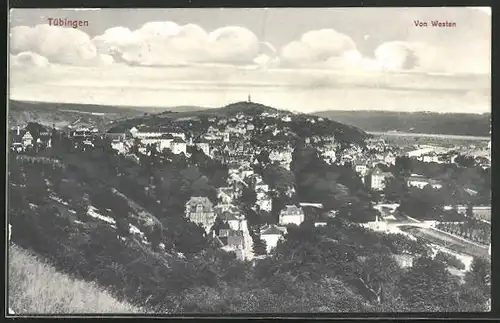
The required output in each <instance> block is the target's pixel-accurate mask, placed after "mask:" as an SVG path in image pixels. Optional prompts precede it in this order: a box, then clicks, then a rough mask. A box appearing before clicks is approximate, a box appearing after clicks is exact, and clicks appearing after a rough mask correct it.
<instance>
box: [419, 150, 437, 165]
mask: <svg viewBox="0 0 500 323" xmlns="http://www.w3.org/2000/svg"><path fill="white" fill-rule="evenodd" d="M422 161H423V162H424V163H437V162H438V161H439V156H438V155H437V154H436V153H435V152H433V151H432V152H430V153H428V154H425V155H423V156H422Z"/></svg>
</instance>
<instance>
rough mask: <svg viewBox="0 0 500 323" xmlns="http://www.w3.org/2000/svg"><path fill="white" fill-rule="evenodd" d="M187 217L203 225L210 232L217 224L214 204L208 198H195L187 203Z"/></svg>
mask: <svg viewBox="0 0 500 323" xmlns="http://www.w3.org/2000/svg"><path fill="white" fill-rule="evenodd" d="M185 212H186V213H185V214H186V217H187V218H188V219H189V220H190V221H192V222H194V223H196V224H200V225H202V226H203V227H204V228H205V230H206V231H207V232H208V231H209V230H210V229H211V228H212V226H213V224H214V222H215V217H216V216H215V212H214V208H213V204H212V202H211V201H210V200H209V199H208V197H202V196H193V197H191V198H190V199H189V201H187V202H186V211H185Z"/></svg>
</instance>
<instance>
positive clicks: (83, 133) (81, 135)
mask: <svg viewBox="0 0 500 323" xmlns="http://www.w3.org/2000/svg"><path fill="white" fill-rule="evenodd" d="M69 135H70V137H71V138H73V139H82V140H86V139H89V138H92V137H93V136H94V135H95V133H94V132H93V131H92V129H89V128H86V127H80V128H77V129H75V130H73V131H70V134H69Z"/></svg>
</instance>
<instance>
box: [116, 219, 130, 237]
mask: <svg viewBox="0 0 500 323" xmlns="http://www.w3.org/2000/svg"><path fill="white" fill-rule="evenodd" d="M115 222H116V233H118V235H119V236H120V237H124V238H126V237H129V236H130V228H129V223H128V221H127V219H125V218H118V219H116V220H115Z"/></svg>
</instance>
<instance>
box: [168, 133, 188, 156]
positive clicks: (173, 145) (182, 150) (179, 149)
mask: <svg viewBox="0 0 500 323" xmlns="http://www.w3.org/2000/svg"><path fill="white" fill-rule="evenodd" d="M186 147H187V144H186V142H185V141H184V139H182V138H179V137H175V138H174V139H173V140H172V141H171V142H170V150H172V153H174V154H176V155H178V154H184V155H185V154H186Z"/></svg>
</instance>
